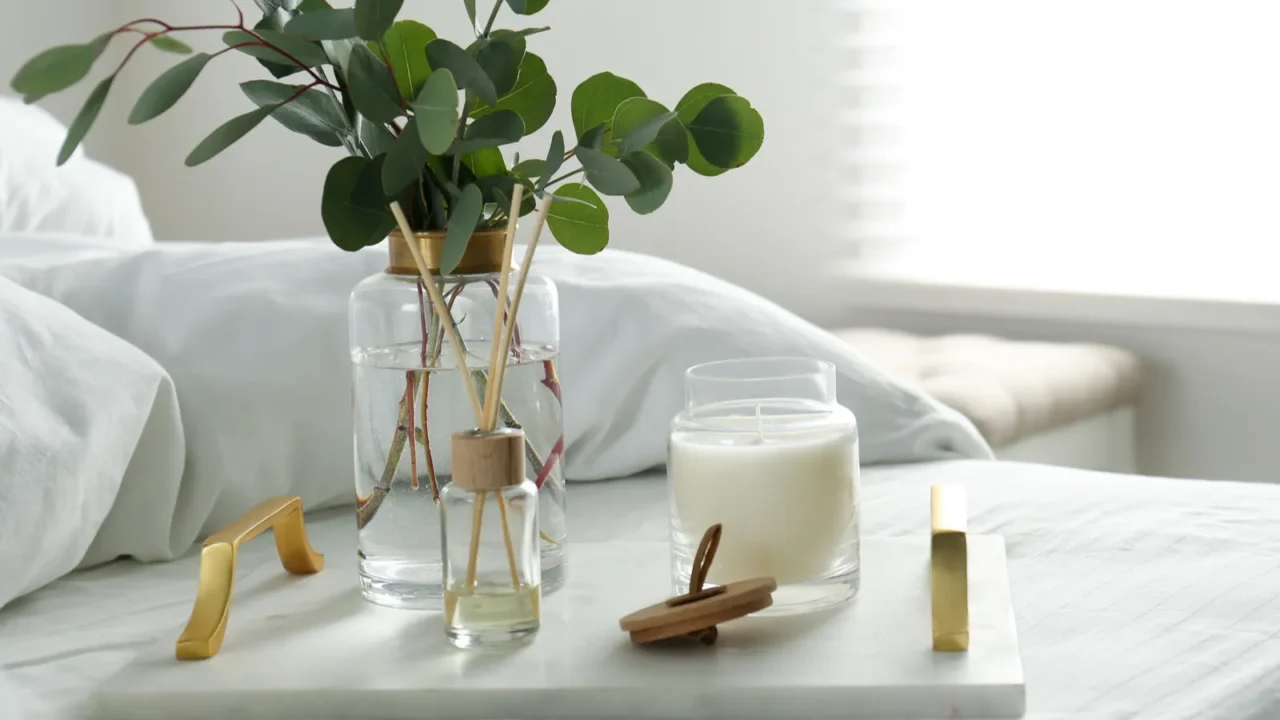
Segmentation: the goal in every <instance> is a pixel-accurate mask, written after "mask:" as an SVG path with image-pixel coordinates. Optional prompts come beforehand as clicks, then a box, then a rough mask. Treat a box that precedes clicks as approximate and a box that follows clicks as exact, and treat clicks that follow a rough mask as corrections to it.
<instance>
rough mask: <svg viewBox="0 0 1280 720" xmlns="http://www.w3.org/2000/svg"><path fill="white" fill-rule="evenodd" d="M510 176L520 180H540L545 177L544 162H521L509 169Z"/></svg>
mask: <svg viewBox="0 0 1280 720" xmlns="http://www.w3.org/2000/svg"><path fill="white" fill-rule="evenodd" d="M511 174H512V175H516V176H519V177H522V178H540V177H546V175H547V161H546V160H538V159H536V158H535V159H533V160H523V161H521V162H518V163H516V165H515V167H513V168H511Z"/></svg>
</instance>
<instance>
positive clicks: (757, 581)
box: [619, 525, 778, 645]
mask: <svg viewBox="0 0 1280 720" xmlns="http://www.w3.org/2000/svg"><path fill="white" fill-rule="evenodd" d="M720 533H721V526H720V525H712V526H711V527H710V528H707V532H706V533H705V534H704V535H703V536H702V542H701V543H700V544H699V545H698V553H697V555H695V556H694V560H693V573H692V574H691V576H690V578H689V592H688V593H686V594H684V595H678V596H676V597H673V598H669V599H667V600H664V601H663V602H660V603H657V604H655V605H650V606H649V607H646V608H643V609H641V610H637V611H636V612H633V613H631V614H630V615H627V616H626V617H624V618H622V620H621V621H619V625H620V626H621V627H622V629H623V630H625V631H627V632H629V633H631V642H634V643H650V642H657V641H659V640H667V639H670V638H675V637H681V636H685V635H689V636H693V637H696V638H698V639H699V640H701V641H702V642H703V643H705V644H707V645H710V644H712V643H714V642H715V641H716V636H717V634H718V633H717V631H716V625H718V624H720V623H723V622H728V621H730V620H735V619H737V618H740V617H745V616H747V615H750V614H751V613H753V612H758V611H760V610H763V609H765V608H767V607H769V606H770V605H772V604H773V591H774V590H777V589H778V583H777V582H776V581H775V580H774V579H773V578H767V577H766V578H753V579H750V580H740V581H738V582H732V583H729V584H728V585H721V586H719V587H710V588H704V587H703V585H704V583H705V582H706V579H707V572H708V571H709V570H710V569H711V561H712V560H713V559H714V558H715V554H716V547H717V546H718V545H719V544H720Z"/></svg>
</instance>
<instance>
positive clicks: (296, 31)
mask: <svg viewBox="0 0 1280 720" xmlns="http://www.w3.org/2000/svg"><path fill="white" fill-rule="evenodd" d="M284 31H285V33H287V34H289V35H297V36H298V37H302V38H306V39H308V40H346V39H347V38H353V37H355V36H356V13H355V11H354V10H352V9H351V8H342V9H340V10H334V9H332V8H326V9H320V10H314V11H312V12H309V13H305V14H302V15H298V16H296V17H294V18H293V19H292V20H290V21H289V22H288V24H286V25H285V26H284Z"/></svg>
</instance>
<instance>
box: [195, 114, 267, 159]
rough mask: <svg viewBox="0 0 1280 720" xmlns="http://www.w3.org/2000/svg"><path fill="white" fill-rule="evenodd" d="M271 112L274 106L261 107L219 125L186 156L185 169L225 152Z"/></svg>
mask: <svg viewBox="0 0 1280 720" xmlns="http://www.w3.org/2000/svg"><path fill="white" fill-rule="evenodd" d="M273 110H275V106H268V107H261V108H258V109H257V110H252V111H250V112H247V113H244V114H243V115H237V116H235V117H233V118H231V119H230V120H228V121H226V122H225V123H223V124H222V125H219V126H218V127H217V128H216V129H214V131H213V132H211V133H209V135H208V137H206V138H205V139H204V140H201V141H200V144H199V145H196V147H195V149H194V150H192V151H191V154H190V155H187V160H186V164H187V167H195V166H196V165H199V164H201V163H203V162H206V161H208V160H209V159H211V158H213V157H214V156H215V155H217V154H218V153H220V152H222V151H223V150H226V149H227V148H228V147H229V146H230V145H231V144H232V143H234V142H235V141H237V140H239V139H240V138H242V137H244V136H245V135H247V134H249V131H250V130H253V129H254V128H256V127H258V124H259V123H261V122H262V121H263V120H265V119H266V117H267V116H268V115H270V114H271V112H272V111H273Z"/></svg>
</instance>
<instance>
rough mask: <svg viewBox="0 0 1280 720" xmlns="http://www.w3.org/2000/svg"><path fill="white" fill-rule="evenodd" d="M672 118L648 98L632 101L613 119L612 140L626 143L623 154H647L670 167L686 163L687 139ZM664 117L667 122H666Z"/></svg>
mask: <svg viewBox="0 0 1280 720" xmlns="http://www.w3.org/2000/svg"><path fill="white" fill-rule="evenodd" d="M671 115H672V113H669V112H668V111H667V109H666V107H664V106H663V105H662V104H661V103H658V102H655V101H653V100H650V99H648V98H631V99H630V100H627V101H625V102H623V103H622V104H621V105H619V106H618V112H617V114H615V115H614V117H613V137H614V139H615V140H616V139H622V141H623V142H622V147H621V149H620V154H621V155H627V154H629V153H632V152H635V151H636V150H645V151H646V152H648V153H650V154H652V155H654V156H656V157H657V158H658V159H659V160H662V161H663V162H665V163H666V164H667V167H674V166H675V164H676V163H678V162H680V163H682V162H687V161H688V159H689V138H688V135H687V134H686V133H685V129H684V126H683V125H681V124H680V121H679V120H678V119H674V118H672V117H671ZM664 117H665V118H667V120H663V119H662V118H664ZM655 130H656V134H655ZM641 141H644V142H643V143H642V142H641Z"/></svg>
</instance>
